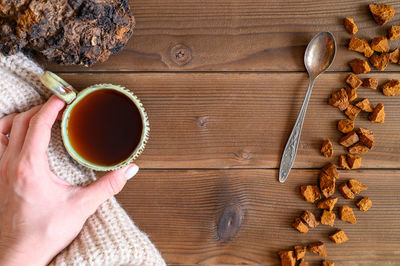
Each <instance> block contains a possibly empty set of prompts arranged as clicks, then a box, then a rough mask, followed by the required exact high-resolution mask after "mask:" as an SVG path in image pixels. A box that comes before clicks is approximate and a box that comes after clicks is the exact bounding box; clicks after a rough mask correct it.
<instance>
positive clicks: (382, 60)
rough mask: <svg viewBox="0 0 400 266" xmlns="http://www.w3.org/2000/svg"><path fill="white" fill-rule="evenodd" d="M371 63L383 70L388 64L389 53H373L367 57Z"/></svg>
mask: <svg viewBox="0 0 400 266" xmlns="http://www.w3.org/2000/svg"><path fill="white" fill-rule="evenodd" d="M369 61H370V62H371V64H372V65H373V66H374V67H375V68H376V69H378V70H380V71H383V70H385V69H386V67H387V66H388V64H389V61H390V54H388V53H383V54H381V55H377V54H374V55H372V56H371V57H370V58H369Z"/></svg>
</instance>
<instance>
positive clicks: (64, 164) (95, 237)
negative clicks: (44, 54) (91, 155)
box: [0, 53, 165, 265]
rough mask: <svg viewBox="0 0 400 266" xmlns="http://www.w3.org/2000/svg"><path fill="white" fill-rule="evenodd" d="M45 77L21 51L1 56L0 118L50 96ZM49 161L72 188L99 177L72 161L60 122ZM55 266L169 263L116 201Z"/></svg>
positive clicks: (93, 219) (91, 220)
mask: <svg viewBox="0 0 400 266" xmlns="http://www.w3.org/2000/svg"><path fill="white" fill-rule="evenodd" d="M42 73H43V69H41V68H40V67H39V66H38V65H37V64H36V63H34V62H33V61H31V60H30V59H28V58H27V57H25V56H24V55H23V54H21V53H19V54H16V55H13V56H7V57H5V56H3V55H1V54H0V118H1V117H3V116H5V115H7V114H10V113H15V112H23V111H26V110H28V109H30V108H31V107H33V106H35V105H38V104H41V103H43V102H44V101H45V100H46V99H47V98H48V97H49V96H50V93H49V92H48V91H47V89H46V88H44V86H43V85H42V84H41V82H40V81H39V77H40V76H41V74H42ZM48 157H49V164H50V168H51V169H52V171H53V172H54V173H55V174H56V175H58V176H59V177H60V178H62V179H64V180H66V181H67V182H69V183H71V184H73V185H87V184H89V183H91V182H93V181H94V180H95V179H96V176H95V174H94V172H93V171H92V170H90V169H87V168H85V167H83V166H81V165H79V164H77V163H76V162H74V161H73V160H72V159H71V157H69V155H68V153H67V152H66V150H65V148H64V146H63V143H62V139H61V130H60V123H59V122H56V124H55V125H54V127H53V132H52V139H51V142H50V145H49V148H48ZM50 265H165V262H164V261H163V259H162V257H161V255H160V253H159V252H158V250H157V249H156V248H155V247H154V245H153V244H152V243H151V242H150V240H149V238H148V237H147V236H146V235H145V234H144V233H143V232H141V231H140V230H139V229H138V228H137V227H136V226H135V225H134V223H133V221H132V220H131V219H130V218H129V216H128V215H127V214H126V212H125V211H124V210H123V209H122V208H121V206H120V205H119V204H118V202H117V200H116V199H115V198H114V197H113V198H112V199H110V200H108V201H106V202H104V203H103V204H102V205H101V206H100V207H99V209H98V210H97V211H96V213H95V214H93V215H92V216H91V217H90V218H89V219H88V220H87V221H86V223H85V225H84V227H83V229H82V231H81V232H80V234H79V235H78V237H77V238H76V239H75V240H74V241H73V242H72V243H71V244H70V245H69V246H68V247H67V248H65V249H64V250H63V251H62V252H61V253H60V254H59V255H58V256H57V257H56V258H54V260H53V261H52V262H51V263H50Z"/></svg>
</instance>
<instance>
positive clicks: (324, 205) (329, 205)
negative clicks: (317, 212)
mask: <svg viewBox="0 0 400 266" xmlns="http://www.w3.org/2000/svg"><path fill="white" fill-rule="evenodd" d="M337 201H338V198H337V197H332V198H327V199H324V200H322V201H320V202H318V205H317V208H319V209H325V210H329V211H332V210H333V207H335V204H336V202H337Z"/></svg>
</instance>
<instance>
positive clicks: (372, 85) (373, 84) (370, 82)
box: [362, 78, 378, 90]
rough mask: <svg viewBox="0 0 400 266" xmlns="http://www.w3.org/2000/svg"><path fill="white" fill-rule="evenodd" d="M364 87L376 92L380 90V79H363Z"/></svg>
mask: <svg viewBox="0 0 400 266" xmlns="http://www.w3.org/2000/svg"><path fill="white" fill-rule="evenodd" d="M362 86H363V87H364V88H367V89H371V90H376V89H377V88H378V79H376V78H365V79H363V84H362Z"/></svg>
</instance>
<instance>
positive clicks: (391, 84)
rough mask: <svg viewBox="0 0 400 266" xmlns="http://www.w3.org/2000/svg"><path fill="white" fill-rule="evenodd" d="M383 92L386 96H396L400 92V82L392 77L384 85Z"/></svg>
mask: <svg viewBox="0 0 400 266" xmlns="http://www.w3.org/2000/svg"><path fill="white" fill-rule="evenodd" d="M382 91H383V94H385V95H386V96H396V95H399V94H400V82H399V80H397V79H392V80H390V81H388V82H386V83H385V84H383V85H382Z"/></svg>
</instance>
